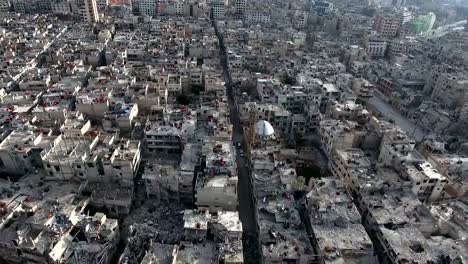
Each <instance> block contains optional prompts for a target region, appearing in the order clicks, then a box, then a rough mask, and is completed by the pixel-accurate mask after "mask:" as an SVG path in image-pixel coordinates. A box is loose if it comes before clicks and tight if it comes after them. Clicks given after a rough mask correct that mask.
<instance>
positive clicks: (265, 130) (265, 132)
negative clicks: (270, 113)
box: [255, 120, 275, 137]
mask: <svg viewBox="0 0 468 264" xmlns="http://www.w3.org/2000/svg"><path fill="white" fill-rule="evenodd" d="M255 132H256V133H257V135H259V136H261V137H269V136H272V135H273V133H275V130H274V129H273V127H272V126H271V124H270V123H268V122H267V121H265V120H260V121H258V122H257V124H256V125H255Z"/></svg>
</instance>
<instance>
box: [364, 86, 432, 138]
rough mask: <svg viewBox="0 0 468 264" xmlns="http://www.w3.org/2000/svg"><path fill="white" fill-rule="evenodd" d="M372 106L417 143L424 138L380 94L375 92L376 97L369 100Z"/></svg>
mask: <svg viewBox="0 0 468 264" xmlns="http://www.w3.org/2000/svg"><path fill="white" fill-rule="evenodd" d="M368 103H369V104H370V105H372V106H374V107H375V108H376V109H377V110H378V111H379V112H380V113H381V114H382V115H383V116H384V117H386V118H388V119H392V120H393V121H395V123H396V124H397V125H399V126H400V127H401V129H403V130H404V131H405V132H406V133H408V135H409V136H411V137H412V138H414V140H416V141H421V140H422V139H423V138H424V132H423V131H422V130H421V129H420V128H419V127H418V126H416V125H415V124H413V123H412V122H411V121H410V120H408V118H407V117H406V116H403V115H402V114H400V113H399V112H397V111H396V110H395V109H394V108H393V107H392V106H391V105H390V104H388V103H387V102H385V100H384V99H383V98H382V95H380V94H379V93H378V92H374V96H373V97H371V98H370V99H369V102H368Z"/></svg>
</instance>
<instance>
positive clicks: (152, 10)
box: [138, 0, 158, 16]
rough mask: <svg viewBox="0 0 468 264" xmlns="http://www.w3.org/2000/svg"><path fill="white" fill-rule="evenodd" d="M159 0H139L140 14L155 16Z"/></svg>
mask: <svg viewBox="0 0 468 264" xmlns="http://www.w3.org/2000/svg"><path fill="white" fill-rule="evenodd" d="M157 2H158V1H156V0H140V1H138V7H139V9H140V14H142V15H146V16H155V15H156V14H157V10H158V5H157V4H158V3H157Z"/></svg>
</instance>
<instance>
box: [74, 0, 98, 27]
mask: <svg viewBox="0 0 468 264" xmlns="http://www.w3.org/2000/svg"><path fill="white" fill-rule="evenodd" d="M79 13H80V15H81V18H82V19H83V21H84V22H86V23H89V24H93V23H98V22H99V12H98V8H97V3H96V0H83V3H80V5H79Z"/></svg>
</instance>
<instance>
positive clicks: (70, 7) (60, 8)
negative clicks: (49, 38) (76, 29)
mask: <svg viewBox="0 0 468 264" xmlns="http://www.w3.org/2000/svg"><path fill="white" fill-rule="evenodd" d="M50 5H51V6H50V7H51V10H52V13H54V14H61V15H72V14H73V11H74V10H76V5H74V2H72V1H69V0H53V1H51V3H50Z"/></svg>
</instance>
